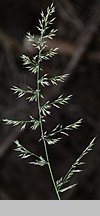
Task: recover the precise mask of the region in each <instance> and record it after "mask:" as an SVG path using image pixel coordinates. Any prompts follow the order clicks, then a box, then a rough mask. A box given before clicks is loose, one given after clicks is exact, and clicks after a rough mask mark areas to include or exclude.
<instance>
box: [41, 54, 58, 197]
mask: <svg viewBox="0 0 100 216" xmlns="http://www.w3.org/2000/svg"><path fill="white" fill-rule="evenodd" d="M40 54H41V51H39V57H40ZM39 78H40V64H39V61H38V71H37V90H38V100H37V102H38V114H39V122H40V130H41V138H42V141H43V144H44V150H45V155H46V160H47V165H48V168H49V173H50V176H51V180H52V183H53V186H54V189H55V193H56V195H57V199H58V200H60V195H59V192H58V190H57V186H56V181H55V179H54V175H53V172H52V169H51V164H50V160H49V156H48V150H47V144H46V141H45V138H44V131H43V123H42V116H41V103H40V94H39V92H40V84H39Z"/></svg>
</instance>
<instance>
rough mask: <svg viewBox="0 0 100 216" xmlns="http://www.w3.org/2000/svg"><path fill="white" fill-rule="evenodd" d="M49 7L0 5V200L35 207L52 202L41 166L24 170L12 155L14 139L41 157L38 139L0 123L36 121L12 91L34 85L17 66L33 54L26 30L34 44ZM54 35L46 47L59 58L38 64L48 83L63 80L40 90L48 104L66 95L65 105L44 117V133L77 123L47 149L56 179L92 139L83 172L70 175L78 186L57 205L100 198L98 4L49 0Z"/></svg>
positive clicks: (27, 1) (28, 2)
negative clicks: (54, 78)
mask: <svg viewBox="0 0 100 216" xmlns="http://www.w3.org/2000/svg"><path fill="white" fill-rule="evenodd" d="M51 2H52V1H50V0H38V1H34V0H20V1H17V0H1V1H0V119H1V121H0V199H1V200H42V199H44V200H45V199H46V200H49V199H56V197H55V193H54V191H53V187H52V183H51V180H50V177H49V174H48V169H47V167H46V166H44V167H43V168H40V167H37V166H33V165H29V163H28V161H25V160H21V159H20V158H19V157H18V153H17V152H15V151H14V149H15V144H14V140H15V139H18V140H20V142H21V144H23V146H26V147H27V148H28V149H30V150H33V151H34V152H36V153H37V154H38V155H41V154H42V155H44V150H43V146H42V145H41V146H40V145H39V144H38V138H39V132H38V131H37V132H35V133H34V132H33V131H30V129H29V128H28V127H27V128H26V129H25V131H23V132H21V131H20V128H18V127H17V128H12V127H10V126H6V125H4V124H3V123H2V119H4V118H8V119H23V120H25V119H28V117H29V115H34V116H36V115H37V112H36V105H34V103H28V102H27V101H26V100H25V98H22V99H16V96H15V95H13V92H12V91H11V90H10V88H11V86H14V85H15V86H18V87H21V88H25V87H26V86H32V87H33V88H34V86H35V77H34V76H33V75H31V74H30V73H29V72H28V71H27V70H26V69H25V68H24V67H23V65H22V60H21V55H22V54H26V55H29V56H34V55H35V50H34V48H33V47H32V46H31V45H30V44H29V43H28V41H27V39H26V32H28V31H30V32H31V33H34V34H35V37H38V36H39V35H38V31H37V29H36V26H37V25H38V19H39V17H40V12H41V9H43V10H44V11H45V10H46V8H47V6H48V5H50V4H51ZM54 4H55V7H56V14H55V15H56V21H55V24H54V28H57V29H58V32H57V35H56V37H55V38H54V40H53V41H51V42H50V41H48V47H49V48H51V47H59V50H58V55H57V56H56V57H55V58H53V59H52V60H50V61H46V62H44V64H43V68H44V72H45V73H48V74H49V75H50V76H53V75H58V74H65V73H68V74H69V76H68V77H67V78H66V80H65V82H64V83H63V85H61V87H59V88H57V87H56V88H46V90H45V91H44V94H45V97H46V99H47V100H49V99H54V98H55V97H56V96H57V95H59V94H61V93H62V92H64V94H65V95H66V96H67V95H69V94H72V95H73V97H72V98H71V100H70V102H69V104H68V105H66V106H63V107H62V109H60V110H57V109H53V110H52V116H51V117H49V118H47V123H46V127H47V130H51V129H52V128H54V127H55V125H57V124H58V123H61V124H63V125H66V124H70V123H73V122H75V121H77V120H78V119H80V118H83V123H82V125H81V127H80V128H79V129H78V130H74V131H71V132H70V136H69V137H68V138H67V137H64V139H63V140H62V141H61V142H60V143H58V144H56V145H55V146H50V147H49V149H48V150H49V153H50V160H51V161H52V168H53V170H54V173H55V178H56V179H59V178H60V177H61V176H63V175H64V174H65V173H66V171H68V169H69V168H70V166H71V165H72V163H74V161H75V160H76V159H77V157H78V156H79V155H80V154H81V152H82V151H83V150H84V149H85V148H86V146H88V144H89V143H90V141H91V140H92V139H93V138H94V137H95V136H97V139H96V141H95V146H94V148H93V151H92V152H90V153H89V154H88V155H87V156H86V157H85V158H84V161H85V163H86V164H85V166H84V167H83V169H84V171H83V172H82V173H80V174H78V175H75V176H74V177H73V178H72V180H71V184H72V183H78V185H77V187H75V188H73V189H72V190H70V191H68V192H65V193H64V194H63V195H62V199H63V200H64V199H65V200H67V199H70V200H72V199H73V200H89V199H90V200H95V199H100V0H91V1H90V0H81V1H80V0H77V1H76V0H59V1H57V0H55V1H54Z"/></svg>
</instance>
